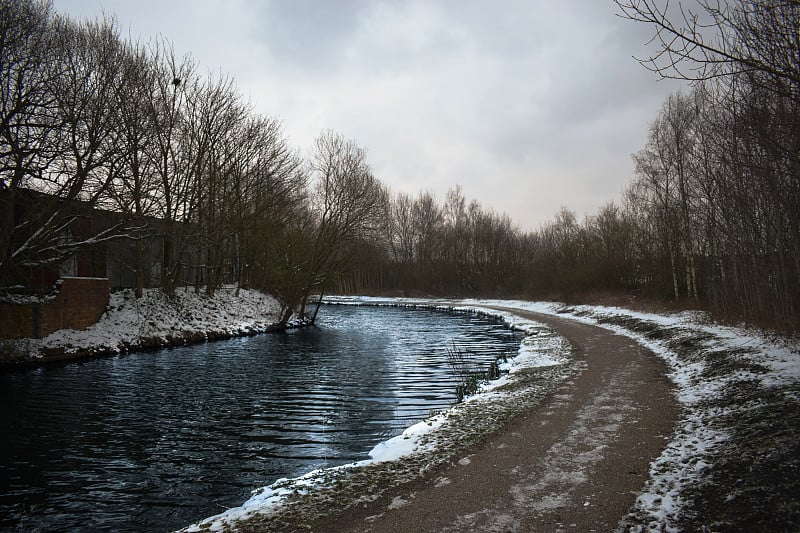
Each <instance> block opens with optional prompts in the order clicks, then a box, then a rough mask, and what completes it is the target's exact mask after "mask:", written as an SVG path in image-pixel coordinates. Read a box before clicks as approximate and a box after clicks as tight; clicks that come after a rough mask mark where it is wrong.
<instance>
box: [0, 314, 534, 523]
mask: <svg viewBox="0 0 800 533" xmlns="http://www.w3.org/2000/svg"><path fill="white" fill-rule="evenodd" d="M451 342H455V343H456V344H457V345H458V346H459V347H461V348H463V349H465V350H467V351H468V352H469V353H470V354H471V355H470V357H473V358H474V359H475V360H476V362H480V364H481V365H483V366H484V367H485V365H487V364H488V362H490V361H491V360H493V359H494V358H495V357H496V356H499V355H501V354H503V353H508V352H510V351H515V350H516V348H517V347H518V345H519V336H518V335H516V334H512V333H511V332H509V331H508V330H506V329H505V328H503V327H502V326H501V325H499V324H497V323H496V322H494V321H492V320H490V319H487V318H484V317H477V316H470V315H446V314H443V313H441V312H436V311H427V310H408V309H391V308H360V307H325V308H324V309H323V312H322V314H321V315H320V327H319V328H308V329H304V330H298V331H293V332H291V333H287V334H277V335H262V336H257V337H251V338H243V339H232V340H229V341H220V342H214V343H209V344H205V345H199V346H192V347H184V348H174V349H166V350H161V351H159V352H153V353H142V354H132V355H126V356H120V357H115V358H109V359H99V360H95V361H88V362H82V363H72V364H66V365H63V366H60V367H49V368H42V369H36V370H31V371H28V372H15V373H7V374H2V375H0V405H2V409H1V410H0V424H2V425H1V426H0V427H2V428H3V433H4V438H3V439H0V457H1V458H2V459H0V461H2V463H1V464H0V528H2V529H19V530H36V529H40V530H47V531H79V530H82V531H89V530H92V531H93V530H97V529H104V530H109V529H111V530H115V531H125V530H128V531H164V530H168V529H175V528H178V527H181V526H183V525H185V524H187V523H190V522H193V521H196V520H197V519H199V518H201V517H203V516H208V515H211V514H215V513H217V512H219V511H221V510H223V509H225V508H227V507H230V506H234V505H238V504H240V503H241V502H242V501H244V500H245V499H246V498H247V497H248V495H249V492H250V490H252V489H253V488H256V487H258V486H261V485H266V484H269V483H271V482H273V481H275V480H276V479H278V478H280V477H294V476H297V475H300V474H302V473H305V472H307V471H309V470H312V469H314V468H318V467H321V466H325V465H328V466H332V465H336V464H342V463H346V462H351V461H356V460H360V459H363V458H365V457H366V454H367V453H368V452H369V450H370V449H371V448H372V447H373V446H374V445H375V444H376V443H378V442H380V441H382V440H386V439H387V438H389V437H392V436H394V435H397V434H399V433H400V432H402V430H403V429H404V428H405V427H407V426H409V425H410V424H413V423H415V422H417V421H419V420H422V419H424V418H425V417H427V416H428V414H429V413H431V412H433V411H436V410H440V409H443V408H446V407H448V406H449V405H450V404H451V403H452V402H453V400H454V389H455V382H454V377H453V375H452V372H451V370H450V368H449V365H448V363H447V357H446V347H447V346H449V345H450V344H451ZM476 364H477V363H476Z"/></svg>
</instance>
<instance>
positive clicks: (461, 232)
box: [0, 0, 800, 332]
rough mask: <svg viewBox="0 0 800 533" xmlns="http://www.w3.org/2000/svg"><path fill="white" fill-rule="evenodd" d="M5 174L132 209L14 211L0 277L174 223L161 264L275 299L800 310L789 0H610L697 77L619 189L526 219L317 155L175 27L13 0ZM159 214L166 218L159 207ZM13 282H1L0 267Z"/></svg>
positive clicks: (8, 182)
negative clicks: (78, 227)
mask: <svg viewBox="0 0 800 533" xmlns="http://www.w3.org/2000/svg"><path fill="white" fill-rule="evenodd" d="M0 2H2V13H1V14H0V61H1V62H2V72H1V74H2V78H3V84H2V89H0V90H1V91H2V95H1V97H2V102H1V103H2V131H1V132H0V135H1V136H2V145H1V146H0V173H1V175H2V186H3V187H4V188H5V189H6V190H7V192H8V191H10V192H12V193H13V191H15V190H19V189H23V188H32V189H36V190H41V191H46V192H49V193H51V194H52V195H53V196H54V197H56V198H59V199H64V200H73V199H74V200H81V201H83V202H87V203H89V204H91V205H94V206H97V207H101V208H104V209H109V210H113V211H115V212H118V213H124V214H125V217H124V220H125V223H124V224H119V225H116V226H113V227H109V228H104V229H103V230H102V231H98V232H97V233H96V234H94V235H92V236H90V238H88V239H85V240H84V241H81V242H75V241H74V240H69V239H64V230H65V228H67V227H68V224H69V221H70V216H71V215H70V214H68V213H66V212H65V211H64V210H63V208H62V206H63V205H64V204H63V203H53V205H52V206H51V208H49V209H44V210H42V211H41V212H39V213H37V215H36V217H32V218H30V219H28V220H26V221H23V223H22V224H20V225H19V226H18V227H9V226H8V221H9V220H13V217H12V216H11V215H12V214H11V213H10V212H9V207H8V206H7V205H4V206H3V214H2V216H3V224H4V226H3V227H4V228H5V229H7V231H2V232H0V277H2V276H6V275H8V274H7V273H9V272H14V271H18V270H19V269H21V268H29V267H31V266H35V265H37V264H43V263H47V262H57V261H59V260H61V259H63V258H64V257H66V256H68V255H69V254H71V253H74V251H75V250H76V249H77V248H79V247H80V246H84V245H91V244H96V243H97V242H102V241H103V240H106V239H118V238H126V239H130V240H131V241H132V242H134V243H136V246H137V251H138V253H137V254H136V260H135V263H136V264H135V265H132V268H133V269H134V271H135V272H136V273H137V294H141V290H142V286H143V273H144V272H145V271H146V269H147V268H150V267H151V265H147V264H145V261H146V254H145V250H144V249H145V247H146V245H147V239H146V238H145V237H147V236H149V235H152V234H153V233H157V234H158V235H159V236H160V237H161V238H162V239H163V260H162V261H161V263H160V273H159V275H160V285H161V287H162V288H163V290H164V291H165V292H166V293H167V294H174V292H175V290H176V288H177V287H178V286H179V285H180V284H181V283H185V282H186V280H187V279H189V280H192V279H194V282H195V284H196V286H197V287H198V290H199V289H200V287H201V286H202V290H205V291H207V292H209V293H213V292H214V291H215V290H216V289H217V288H219V287H220V285H221V284H222V283H223V282H224V281H225V280H226V279H228V277H230V276H229V275H230V273H231V272H232V271H233V278H234V279H235V280H237V283H238V284H239V286H241V287H253V288H258V289H261V290H264V291H266V292H270V293H272V294H274V295H275V296H276V297H277V298H278V300H279V301H280V302H281V304H282V306H283V313H282V315H283V316H282V318H283V320H284V321H285V320H288V319H289V318H290V317H291V316H292V314H293V313H301V314H308V312H307V310H306V305H307V303H308V302H309V300H310V299H311V298H312V296H315V295H319V294H323V293H325V292H328V291H338V292H366V291H371V292H381V293H385V294H408V295H423V294H426V295H427V294H430V295H458V296H479V295H480V296H496V297H500V296H505V297H521V298H560V299H568V300H574V299H580V298H585V297H586V296H587V295H589V294H595V293H598V292H607V293H614V294H635V295H640V296H642V297H646V298H651V299H655V300H670V301H678V302H682V303H688V304H690V305H693V306H702V307H706V308H708V309H710V310H712V311H714V312H717V313H720V314H724V315H726V316H729V317H732V318H737V319H745V320H748V321H750V322H753V323H758V324H763V325H767V326H771V327H777V328H780V329H783V330H787V331H794V332H796V331H797V324H798V323H800V320H798V319H800V309H799V308H798V306H799V304H798V303H797V302H798V301H800V161H799V160H798V159H799V158H800V131H799V130H800V124H799V122H800V121H798V105H800V72H798V70H799V69H800V61H798V60H797V58H798V57H799V56H800V45H798V41H797V39H796V36H797V34H798V21H800V14H799V12H800V6H798V4H797V2H792V1H784V2H756V1H739V2H729V3H726V4H724V5H720V4H718V3H717V2H704V1H700V2H698V4H697V6H696V8H695V9H696V10H695V11H691V10H690V9H688V8H684V9H682V10H680V11H678V12H672V11H670V10H669V9H661V8H660V7H659V6H658V5H657V4H656V3H654V2H649V1H641V0H638V1H630V2H623V1H622V0H620V1H618V2H617V4H618V6H619V10H620V14H621V15H622V16H623V17H627V18H629V19H631V20H634V21H638V22H640V23H645V24H649V25H651V26H652V27H653V28H654V30H655V33H654V43H655V45H656V46H657V49H656V53H654V55H653V56H652V57H650V58H645V59H642V60H641V61H642V63H643V64H644V65H645V66H647V67H648V68H650V69H651V70H653V71H655V72H657V73H658V74H660V75H662V76H664V77H677V78H681V79H688V80H691V81H692V82H693V83H692V86H691V90H689V91H687V92H677V93H674V94H671V95H670V96H669V97H668V98H667V100H666V101H665V102H664V103H663V105H662V108H661V109H660V110H659V112H658V114H657V116H656V117H655V118H654V119H653V121H652V123H651V125H650V130H649V133H648V136H647V138H646V139H644V140H643V146H642V148H641V150H639V151H638V152H637V153H636V154H634V155H633V160H634V164H635V175H634V177H633V179H632V181H631V183H630V185H629V186H628V188H627V190H626V191H625V193H624V194H623V195H622V197H621V198H620V199H618V200H617V201H616V202H612V203H609V204H608V205H606V206H604V207H603V208H601V209H600V210H598V212H597V213H595V214H593V215H591V216H586V217H584V218H583V219H582V220H579V219H578V217H577V216H576V214H575V213H574V212H572V211H570V210H569V209H568V208H566V207H563V208H561V210H560V211H558V213H557V214H556V215H555V216H554V218H553V220H552V221H550V222H548V223H546V224H543V225H542V226H541V227H539V228H538V229H536V230H533V231H522V230H520V229H519V228H518V227H517V226H516V225H515V224H514V223H513V222H512V221H511V220H510V219H509V217H508V216H506V215H504V214H498V213H496V212H494V211H492V210H491V209H487V208H485V207H484V206H482V205H481V204H480V203H479V202H478V201H475V200H468V199H467V198H465V196H464V194H463V191H462V190H461V189H460V188H459V187H454V188H453V189H451V190H450V191H449V192H448V193H447V194H446V196H445V198H444V199H439V198H436V197H435V196H434V195H433V194H432V193H430V192H420V193H418V194H416V195H414V194H405V193H393V192H392V191H390V190H389V189H388V188H387V187H386V186H385V185H384V184H382V183H381V182H380V180H378V179H377V178H376V177H375V175H374V174H373V172H372V170H371V168H370V166H369V163H368V161H367V154H366V151H365V150H364V149H363V148H362V147H360V146H359V145H358V144H357V143H356V142H355V141H352V140H348V139H346V138H344V137H343V136H342V135H340V134H338V133H336V132H333V131H323V132H322V133H321V134H320V136H319V137H318V139H317V140H316V141H315V143H314V145H313V146H312V147H311V150H310V155H309V156H307V157H303V156H302V155H301V154H300V153H299V152H298V151H297V150H296V149H294V148H293V147H291V146H290V144H289V143H288V141H287V140H286V136H285V135H284V132H283V130H282V127H281V124H280V122H279V121H278V120H277V119H275V118H273V117H269V116H265V115H261V114H257V113H255V112H254V111H253V109H252V107H251V106H250V105H249V104H248V102H246V101H245V100H244V99H243V98H242V96H241V95H240V94H239V93H238V92H237V89H236V87H235V84H234V83H233V80H231V79H230V78H228V77H226V76H224V75H221V74H213V73H212V74H201V73H199V72H198V67H197V65H196V64H195V63H194V62H193V61H192V60H191V58H190V57H184V58H178V57H176V56H175V54H174V52H173V51H172V48H171V47H170V46H169V44H168V43H167V42H165V41H163V40H162V41H155V42H149V43H139V42H134V41H131V40H126V39H123V38H122V37H121V36H120V32H119V28H118V27H117V25H116V23H115V22H114V21H113V20H111V19H107V18H103V19H98V20H94V21H84V22H76V21H73V20H71V19H69V18H68V17H65V16H63V15H60V14H56V13H54V12H53V10H52V7H51V6H50V4H49V3H48V2H45V1H39V0H0ZM154 221H157V222H154ZM0 285H3V283H0Z"/></svg>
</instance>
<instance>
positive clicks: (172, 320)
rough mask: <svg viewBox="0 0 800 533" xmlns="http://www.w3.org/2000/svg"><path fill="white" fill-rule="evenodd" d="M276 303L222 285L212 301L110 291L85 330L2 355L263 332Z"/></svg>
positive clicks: (24, 342)
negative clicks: (100, 313)
mask: <svg viewBox="0 0 800 533" xmlns="http://www.w3.org/2000/svg"><path fill="white" fill-rule="evenodd" d="M278 312H279V304H278V303H277V302H276V300H275V299H274V298H272V297H270V296H266V295H264V294H263V293H261V292H258V291H254V290H247V289H242V290H241V291H240V292H239V295H238V296H237V295H236V294H235V288H234V287H223V288H222V289H219V290H217V291H216V292H215V294H214V296H213V297H209V296H207V295H206V294H205V293H204V292H202V291H201V292H199V293H196V292H195V291H194V289H179V290H178V292H177V294H176V295H175V298H174V299H171V298H168V297H167V296H166V295H164V293H163V292H162V291H161V290H160V289H145V291H144V294H143V296H142V298H139V299H136V298H134V295H133V291H132V290H130V289H127V290H123V291H118V292H112V293H111V296H110V299H109V304H108V307H107V309H106V312H105V313H104V314H103V316H102V317H101V318H100V320H99V321H98V322H97V323H96V324H94V325H92V326H91V327H89V328H87V329H85V330H71V329H65V330H60V331H56V332H54V333H52V334H50V335H48V336H47V337H45V338H43V339H21V340H18V341H3V351H5V352H9V353H14V354H15V356H16V358H18V359H25V358H28V359H34V360H36V359H39V358H41V357H42V351H43V350H54V349H58V350H60V349H62V348H63V350H64V353H66V354H70V353H79V352H82V353H119V352H121V351H125V350H129V349H135V348H137V347H154V346H159V345H160V346H168V345H170V344H175V343H178V344H180V343H182V342H185V341H186V340H190V339H191V340H195V341H196V340H202V339H203V338H209V337H224V336H235V335H245V334H250V333H257V332H262V331H266V330H267V328H268V327H269V325H270V324H272V323H274V322H276V321H277V320H278Z"/></svg>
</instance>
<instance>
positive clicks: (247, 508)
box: [185, 299, 576, 531]
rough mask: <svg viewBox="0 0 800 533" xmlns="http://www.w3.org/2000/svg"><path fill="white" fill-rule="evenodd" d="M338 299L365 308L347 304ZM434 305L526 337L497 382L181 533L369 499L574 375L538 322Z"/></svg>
mask: <svg viewBox="0 0 800 533" xmlns="http://www.w3.org/2000/svg"><path fill="white" fill-rule="evenodd" d="M336 301H337V302H339V303H362V304H363V303H367V301H362V300H351V299H336ZM370 303H374V302H370ZM417 304H419V302H417ZM417 306H424V304H420V305H417ZM431 306H432V307H442V308H444V309H446V310H447V311H451V312H476V313H482V314H487V315H491V316H495V317H498V318H500V319H502V320H504V321H505V322H506V324H507V325H509V326H510V327H512V328H514V329H516V330H518V331H522V332H524V333H525V334H526V337H525V338H524V339H523V342H522V343H521V345H520V347H519V349H518V353H517V354H516V355H515V356H514V357H510V358H509V359H508V360H507V361H505V362H503V363H502V364H501V365H500V366H501V371H502V372H503V375H502V376H501V377H500V378H499V379H497V380H494V381H490V382H486V383H484V384H483V385H482V387H481V390H480V393H479V394H476V395H473V396H470V397H468V398H467V399H466V400H465V401H464V402H463V403H460V404H457V405H455V406H453V407H452V408H451V409H449V410H447V411H445V412H440V413H435V414H433V415H431V416H430V417H429V418H428V419H426V420H424V421H421V422H419V423H417V424H414V425H413V426H411V427H409V428H407V429H406V430H405V431H404V432H403V433H402V434H401V435H398V436H395V437H393V438H391V439H389V440H387V441H385V442H382V443H379V444H377V445H376V446H375V447H374V448H373V449H372V451H371V452H370V454H369V458H368V459H365V460H363V461H360V462H357V463H351V464H347V465H343V466H339V467H334V468H327V469H322V470H315V471H313V472H309V473H308V474H306V475H304V476H302V477H299V478H294V479H280V480H278V481H276V482H275V483H273V484H272V485H270V486H268V487H263V488H260V489H257V490H255V491H253V496H252V497H251V498H250V499H249V500H247V501H246V502H245V503H243V504H242V505H241V506H240V507H236V508H232V509H229V510H228V511H226V512H224V513H221V514H219V515H216V516H213V517H210V518H207V519H205V520H202V521H201V522H198V523H197V524H194V525H192V526H189V527H188V528H186V530H185V531H206V530H210V531H224V530H228V529H230V528H232V527H236V526H237V524H241V523H243V522H248V524H249V526H251V527H256V528H261V527H262V524H261V522H260V521H264V524H265V525H264V526H263V527H264V528H265V530H270V531H280V530H282V529H286V528H288V527H290V525H291V524H294V525H296V524H298V523H306V522H307V521H309V520H313V519H315V518H319V517H320V516H323V515H324V514H325V513H326V512H329V511H330V510H331V509H334V508H335V509H342V508H346V507H348V506H351V505H358V504H362V503H366V502H369V501H373V500H375V499H377V498H379V497H380V496H381V494H383V493H384V492H385V491H386V490H387V489H389V488H391V487H393V486H397V485H400V484H403V483H406V482H408V481H411V480H413V479H416V478H418V477H419V476H420V475H422V474H423V473H424V472H426V471H428V470H430V469H432V468H434V467H436V466H437V465H440V464H444V463H448V462H450V461H452V460H453V458H454V457H455V456H456V455H457V454H458V453H460V452H461V451H463V450H465V449H467V448H468V447H469V446H470V445H471V444H473V443H475V442H477V441H479V440H480V439H481V438H483V437H484V436H485V435H487V434H489V433H492V432H494V431H496V430H498V429H499V428H501V427H502V426H503V425H504V424H505V422H506V421H507V420H509V419H510V418H512V417H514V416H516V415H517V414H519V413H521V412H524V411H526V410H528V409H530V408H532V407H533V406H535V405H536V404H538V403H539V401H541V399H542V398H543V397H544V396H545V395H546V394H547V393H548V392H549V391H550V390H552V389H553V388H555V386H557V385H558V384H559V383H561V381H562V380H563V379H565V378H566V377H568V376H569V375H571V373H572V370H573V368H574V365H575V364H576V362H575V361H574V360H573V358H572V353H571V349H570V346H569V344H568V343H567V342H566V341H565V340H564V339H563V338H562V337H560V336H558V335H557V334H555V333H554V332H553V331H552V330H550V329H549V328H547V327H545V326H544V325H542V324H539V323H536V322H533V321H530V320H526V319H523V318H520V317H517V316H514V315H513V313H506V312H501V311H495V310H486V309H479V308H477V307H474V306H455V307H454V306H452V305H441V306H440V305H438V304H435V303H432V304H431ZM254 524H255V525H254Z"/></svg>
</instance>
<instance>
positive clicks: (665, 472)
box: [461, 300, 800, 531]
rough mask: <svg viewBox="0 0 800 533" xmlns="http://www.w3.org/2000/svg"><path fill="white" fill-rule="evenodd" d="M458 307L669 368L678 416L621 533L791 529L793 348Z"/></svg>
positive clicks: (622, 314)
mask: <svg viewBox="0 0 800 533" xmlns="http://www.w3.org/2000/svg"><path fill="white" fill-rule="evenodd" d="M461 303H462V304H468V305H475V306H485V305H487V306H502V307H507V308H515V309H520V310H526V311H533V312H539V313H545V314H551V315H554V314H557V315H560V316H564V317H568V318H571V319H574V320H578V321H581V322H585V323H589V324H595V325H598V326H601V327H604V328H607V329H610V330H612V331H614V332H616V333H619V334H622V335H625V336H628V337H630V338H633V339H635V340H636V341H638V342H639V343H641V344H643V345H645V346H646V347H648V348H650V349H651V350H653V351H654V352H655V353H656V354H657V355H658V356H659V357H661V358H663V359H664V360H665V361H666V363H667V364H668V365H669V367H670V368H671V376H670V377H671V378H672V380H673V381H674V382H675V385H676V389H677V398H678V400H679V402H680V404H681V405H682V407H683V408H684V414H683V417H682V419H681V421H680V422H679V424H678V426H677V427H676V429H675V433H674V434H673V437H672V439H671V440H670V441H669V442H668V443H667V446H666V448H665V449H664V452H663V453H662V454H661V456H660V457H659V458H658V459H657V460H656V461H655V462H654V463H653V464H652V465H651V470H650V475H651V478H650V480H649V481H648V483H647V485H646V486H645V487H644V488H643V490H642V492H641V494H639V496H638V498H637V501H636V506H635V509H634V510H633V511H632V512H631V513H630V515H629V516H627V517H626V518H625V520H624V521H623V522H622V524H621V525H620V530H625V531H681V530H685V529H687V528H688V529H693V530H706V529H707V530H740V531H743V530H762V531H763V530H786V531H788V530H797V529H798V528H800V498H798V496H797V495H798V494H800V490H799V489H800V438H798V437H800V346H798V344H797V343H796V342H789V341H774V340H770V339H768V338H766V337H765V336H764V335H763V334H761V333H759V332H756V331H749V330H746V329H743V328H733V327H727V326H720V325H715V324H710V323H707V322H706V318H705V317H704V316H703V315H702V314H700V313H696V312H684V313H677V314H672V315H661V314H652V313H638V312H633V311H630V310H625V309H619V308H613V307H599V306H564V305H562V304H554V303H531V302H524V301H505V300H465V301H462V302H461Z"/></svg>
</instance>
